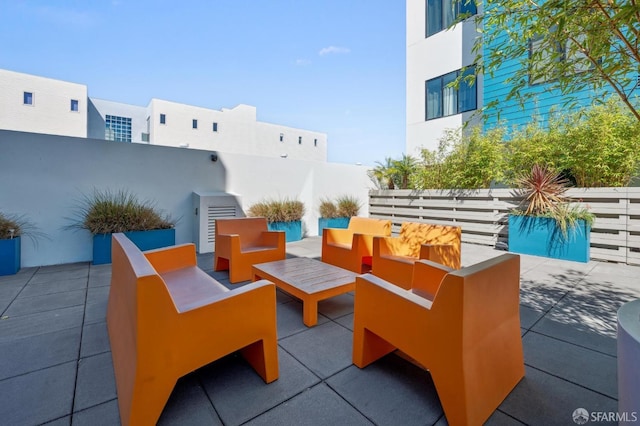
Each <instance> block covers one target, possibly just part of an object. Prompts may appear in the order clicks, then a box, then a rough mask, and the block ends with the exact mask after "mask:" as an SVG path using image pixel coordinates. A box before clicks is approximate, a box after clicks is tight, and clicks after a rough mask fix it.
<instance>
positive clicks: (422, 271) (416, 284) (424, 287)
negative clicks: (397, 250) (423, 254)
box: [411, 260, 454, 300]
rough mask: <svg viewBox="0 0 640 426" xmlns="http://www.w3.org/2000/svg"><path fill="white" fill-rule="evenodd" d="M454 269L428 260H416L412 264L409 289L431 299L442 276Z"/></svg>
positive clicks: (442, 278)
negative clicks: (411, 277)
mask: <svg viewBox="0 0 640 426" xmlns="http://www.w3.org/2000/svg"><path fill="white" fill-rule="evenodd" d="M452 271H454V269H452V268H449V267H448V266H444V265H441V264H439V263H436V262H432V261H430V260H418V261H416V263H415V264H414V265H413V279H412V283H411V291H413V292H414V293H416V294H419V295H420V296H422V297H426V298H427V299H429V300H433V299H434V298H435V296H436V293H438V289H439V288H440V284H441V283H442V280H444V277H445V276H446V275H447V274H448V273H449V272H452Z"/></svg>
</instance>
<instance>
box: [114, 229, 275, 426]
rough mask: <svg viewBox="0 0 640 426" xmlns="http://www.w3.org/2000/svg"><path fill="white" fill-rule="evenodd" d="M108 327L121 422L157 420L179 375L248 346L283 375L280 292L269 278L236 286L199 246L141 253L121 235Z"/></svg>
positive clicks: (250, 354)
mask: <svg viewBox="0 0 640 426" xmlns="http://www.w3.org/2000/svg"><path fill="white" fill-rule="evenodd" d="M112 241H113V244H112V249H111V250H112V261H113V264H112V275H111V289H110V291H109V302H108V305H107V328H108V331H109V341H110V342H111V354H112V358H113V367H114V372H115V379H116V389H117V392H118V407H119V409H120V420H121V422H122V424H123V425H124V426H127V425H152V424H156V423H157V421H158V419H159V418H160V415H161V413H162V410H163V408H164V406H165V404H166V403H167V400H168V399H169V396H170V395H171V391H172V390H173V388H174V385H175V384H176V382H177V380H178V379H179V378H180V377H182V376H184V375H185V374H188V373H190V372H192V371H194V370H196V369H198V368H200V367H202V366H204V365H206V364H209V363H211V362H212V361H215V360H217V359H219V358H221V357H223V356H225V355H227V354H230V353H232V352H235V351H237V350H240V351H241V354H242V355H243V356H244V357H245V358H246V360H247V361H248V362H249V364H250V365H251V366H252V367H253V368H254V369H255V370H256V372H257V373H258V374H259V375H260V376H261V377H262V379H263V380H264V381H265V382H267V383H270V382H272V381H274V380H276V379H277V378H278V342H277V333H276V292H275V285H274V284H273V283H271V282H269V281H265V280H262V281H257V282H254V283H251V284H247V285H246V286H243V287H241V288H238V289H236V290H233V291H231V290H228V289H227V288H226V287H224V286H223V285H222V284H220V283H218V282H217V281H216V280H214V279H213V278H211V277H210V276H209V275H207V274H206V273H205V272H203V271H202V270H201V269H199V268H198V267H197V266H196V251H195V246H194V245H193V244H184V245H179V246H173V247H168V248H163V249H158V250H151V251H147V252H144V253H143V252H141V251H140V250H139V249H138V248H137V247H136V246H135V245H134V244H133V243H132V242H131V241H130V240H129V239H128V238H127V237H126V236H125V235H124V234H113V239H112Z"/></svg>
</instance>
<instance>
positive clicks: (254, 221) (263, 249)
mask: <svg viewBox="0 0 640 426" xmlns="http://www.w3.org/2000/svg"><path fill="white" fill-rule="evenodd" d="M215 239H216V240H215V252H214V258H213V269H214V270H216V271H226V270H229V281H230V282H232V283H238V282H241V281H247V280H250V279H251V278H252V277H253V275H252V272H251V266H253V265H255V264H256V263H264V262H272V261H274V260H282V259H284V258H285V257H286V243H285V233H284V231H269V229H268V227H267V219H265V218H264V217H243V218H235V219H216V223H215Z"/></svg>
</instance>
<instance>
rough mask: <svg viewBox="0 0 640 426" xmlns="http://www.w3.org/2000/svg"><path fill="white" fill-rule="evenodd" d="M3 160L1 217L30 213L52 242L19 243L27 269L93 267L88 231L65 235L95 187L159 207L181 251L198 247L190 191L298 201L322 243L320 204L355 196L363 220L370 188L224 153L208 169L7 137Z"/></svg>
mask: <svg viewBox="0 0 640 426" xmlns="http://www.w3.org/2000/svg"><path fill="white" fill-rule="evenodd" d="M0 153H2V155H0V182H2V185H0V210H1V211H3V212H6V213H14V214H25V215H26V216H27V217H28V219H29V220H30V221H31V222H33V223H34V224H35V225H36V226H37V227H38V228H39V229H40V230H41V231H44V232H46V233H47V234H48V237H49V238H48V239H40V240H39V241H38V243H37V245H34V244H33V243H32V242H31V241H30V240H29V239H25V240H24V241H23V245H22V266H23V267H26V266H38V265H51V264H59V263H69V262H80V261H89V260H91V257H92V251H91V247H92V241H91V236H90V234H89V232H88V231H85V230H72V229H68V227H69V225H70V224H72V223H73V220H72V218H73V217H74V210H75V207H76V206H77V205H78V202H79V200H80V199H81V197H82V195H83V194H89V193H91V192H92V190H93V189H94V188H97V189H101V190H105V189H112V190H118V189H128V190H130V191H132V192H134V193H135V194H137V195H138V196H139V197H140V198H142V199H149V200H154V201H156V203H157V206H158V207H159V208H161V209H163V210H164V211H166V212H168V213H170V214H171V215H172V216H173V217H174V218H179V221H178V224H177V225H176V242H177V243H185V242H193V241H195V240H194V236H193V225H194V217H195V216H194V211H193V207H192V193H193V191H198V192H212V191H226V192H234V193H237V194H239V195H240V196H241V197H242V202H243V207H244V209H245V210H246V209H247V208H248V207H249V205H251V204H252V203H254V202H256V201H260V200H262V199H265V198H278V197H289V198H298V199H300V200H301V201H303V202H304V203H305V205H306V207H307V214H306V215H305V217H304V219H303V223H304V225H305V227H306V229H307V232H308V235H316V234H317V217H318V214H317V207H318V204H319V200H320V199H321V198H323V197H336V196H339V195H345V194H346V195H352V196H355V197H357V198H358V199H359V200H361V202H362V204H363V209H362V210H361V215H364V216H366V215H367V214H368V210H367V200H368V191H369V189H370V188H372V184H371V182H370V181H369V178H368V177H367V174H366V171H367V169H366V168H365V167H362V166H352V165H347V164H332V163H321V162H317V161H305V160H293V159H291V158H286V159H284V158H267V157H258V156H249V155H242V154H232V153H220V152H219V153H218V156H219V159H218V161H217V162H212V161H211V154H212V151H203V150H195V149H180V148H173V147H162V146H153V145H146V144H127V143H114V142H110V141H104V140H94V139H84V138H71V137H64V136H51V135H41V134H35V133H23V132H12V131H5V130H0Z"/></svg>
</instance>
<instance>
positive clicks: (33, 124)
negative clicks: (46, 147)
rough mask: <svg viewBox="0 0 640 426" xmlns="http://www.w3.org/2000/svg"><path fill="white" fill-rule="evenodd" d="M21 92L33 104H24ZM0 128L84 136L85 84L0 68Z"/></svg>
mask: <svg viewBox="0 0 640 426" xmlns="http://www.w3.org/2000/svg"><path fill="white" fill-rule="evenodd" d="M24 92H31V93H33V105H24V98H23V94H24ZM72 99H75V100H77V101H78V111H71V100H72ZM0 129H8V130H16V131H28V132H35V133H45V134H58V135H67V136H77V137H86V136H87V86H85V85H83V84H77V83H68V82H66V81H61V80H53V79H50V78H44V77H38V76H35V75H30V74H23V73H18V72H13V71H8V70H3V69H0Z"/></svg>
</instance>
